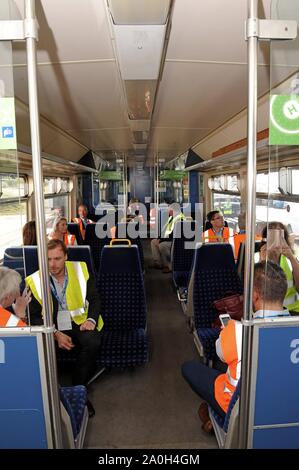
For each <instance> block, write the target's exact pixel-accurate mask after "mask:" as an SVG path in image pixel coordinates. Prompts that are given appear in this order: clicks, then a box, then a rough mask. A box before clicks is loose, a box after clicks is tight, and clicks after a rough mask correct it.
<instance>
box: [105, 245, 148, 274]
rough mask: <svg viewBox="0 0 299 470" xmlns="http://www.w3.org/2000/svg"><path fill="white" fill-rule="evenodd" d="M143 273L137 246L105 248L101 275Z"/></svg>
mask: <svg viewBox="0 0 299 470" xmlns="http://www.w3.org/2000/svg"><path fill="white" fill-rule="evenodd" d="M129 272H131V273H141V265H140V259H139V252H138V247H137V245H131V246H119V245H115V246H104V248H103V250H102V256H101V265H100V273H101V274H104V273H129Z"/></svg>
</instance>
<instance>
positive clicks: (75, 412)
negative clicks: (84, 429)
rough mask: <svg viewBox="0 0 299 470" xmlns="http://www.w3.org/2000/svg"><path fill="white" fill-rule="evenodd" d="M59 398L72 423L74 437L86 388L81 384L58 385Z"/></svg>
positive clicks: (80, 419) (82, 412)
mask: <svg viewBox="0 0 299 470" xmlns="http://www.w3.org/2000/svg"><path fill="white" fill-rule="evenodd" d="M60 400H61V401H62V403H63V406H64V407H65V409H66V411H67V413H68V415H69V417H70V419H71V424H72V430H73V435H74V439H76V437H77V436H78V434H79V432H80V429H81V425H82V420H83V415H84V409H85V406H86V401H87V390H86V387H84V386H83V385H76V386H75V387H60Z"/></svg>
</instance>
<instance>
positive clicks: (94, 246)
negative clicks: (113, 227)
mask: <svg viewBox="0 0 299 470" xmlns="http://www.w3.org/2000/svg"><path fill="white" fill-rule="evenodd" d="M106 232H107V224H106V223H101V222H97V223H96V224H88V225H87V227H86V231H85V240H84V243H85V244H86V245H89V246H90V249H91V254H92V258H93V262H94V266H95V269H96V272H98V270H99V266H100V259H101V253H102V249H103V247H104V246H105V245H109V242H110V238H109V237H108V236H104V237H101V238H100V237H99V235H100V234H102V233H103V234H104V233H106Z"/></svg>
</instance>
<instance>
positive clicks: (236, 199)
mask: <svg viewBox="0 0 299 470" xmlns="http://www.w3.org/2000/svg"><path fill="white" fill-rule="evenodd" d="M240 208H241V196H237V195H236V196H235V195H234V196H232V195H231V194H224V193H216V192H215V193H213V209H215V210H217V209H218V210H220V211H221V212H222V213H223V215H224V218H225V220H226V221H227V223H228V225H229V227H232V228H236V227H237V223H238V215H239V214H240V212H241V209H240Z"/></svg>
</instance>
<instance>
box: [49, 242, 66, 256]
mask: <svg viewBox="0 0 299 470" xmlns="http://www.w3.org/2000/svg"><path fill="white" fill-rule="evenodd" d="M56 248H60V249H61V250H62V251H63V253H64V254H65V255H67V247H66V245H65V243H64V242H63V241H62V240H57V239H53V240H50V241H49V242H48V251H50V250H55V249H56Z"/></svg>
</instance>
